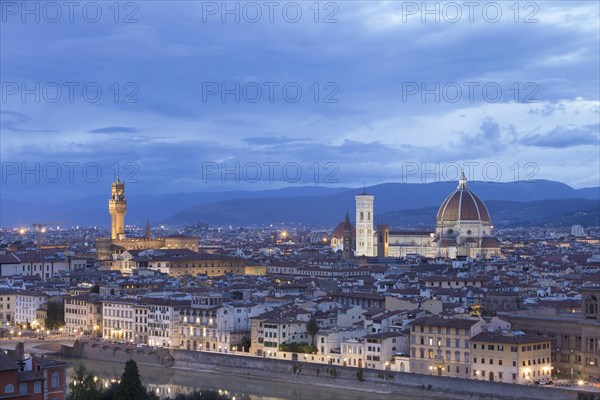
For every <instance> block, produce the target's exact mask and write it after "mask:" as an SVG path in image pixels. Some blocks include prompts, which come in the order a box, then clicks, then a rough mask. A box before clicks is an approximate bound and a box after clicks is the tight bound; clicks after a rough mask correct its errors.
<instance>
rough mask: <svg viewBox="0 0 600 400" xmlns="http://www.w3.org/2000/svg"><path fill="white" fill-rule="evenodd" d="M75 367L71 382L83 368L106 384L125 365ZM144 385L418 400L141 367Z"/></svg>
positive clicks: (263, 395)
mask: <svg viewBox="0 0 600 400" xmlns="http://www.w3.org/2000/svg"><path fill="white" fill-rule="evenodd" d="M64 360H66V361H68V362H70V363H72V366H71V367H70V368H69V370H68V380H69V382H70V381H71V376H72V375H73V373H74V369H76V368H77V367H78V366H79V365H80V364H83V365H84V366H85V367H86V368H87V369H88V370H89V371H91V372H93V373H94V374H95V375H96V376H98V378H99V379H101V380H102V382H103V383H108V382H110V380H111V379H118V378H120V376H121V375H122V374H123V368H124V366H125V364H121V363H111V362H106V361H95V360H80V359H72V358H65V359H64ZM138 367H139V370H140V376H141V377H142V382H143V383H144V385H146V387H148V388H149V389H150V390H153V391H155V393H157V394H158V395H159V396H160V397H161V398H167V397H171V398H174V397H175V395H177V394H178V393H191V392H193V391H195V390H201V389H212V390H222V391H227V393H229V394H230V395H231V396H232V397H235V400H373V399H382V400H391V399H394V400H416V398H415V397H405V396H402V397H400V396H399V395H397V394H396V395H386V394H380V393H377V394H376V393H368V392H358V391H351V390H344V389H337V388H329V387H321V386H311V385H300V384H294V383H286V382H280V381H270V380H260V379H258V378H250V377H243V376H236V375H224V374H215V373H210V372H197V371H184V370H173V369H169V368H158V367H145V366H139V365H138Z"/></svg>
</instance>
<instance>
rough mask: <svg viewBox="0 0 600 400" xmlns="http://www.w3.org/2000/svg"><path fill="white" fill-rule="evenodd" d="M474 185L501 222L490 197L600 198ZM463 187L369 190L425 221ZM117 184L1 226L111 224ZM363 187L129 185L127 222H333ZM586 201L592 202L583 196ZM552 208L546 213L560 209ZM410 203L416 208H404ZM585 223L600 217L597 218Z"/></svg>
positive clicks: (32, 209)
mask: <svg viewBox="0 0 600 400" xmlns="http://www.w3.org/2000/svg"><path fill="white" fill-rule="evenodd" d="M469 187H470V188H472V189H473V191H474V192H475V193H477V194H478V195H479V196H480V197H481V198H482V199H483V200H484V201H485V202H486V203H488V204H489V207H490V212H491V213H492V219H493V220H494V223H496V221H498V222H500V221H501V220H503V218H504V214H503V212H504V210H505V208H502V207H500V208H498V209H497V213H498V214H497V215H496V210H494V208H493V207H492V205H491V203H490V201H506V202H515V201H518V202H523V203H529V202H537V201H542V200H567V199H568V200H573V199H583V200H586V199H587V200H596V203H597V201H598V200H599V199H600V188H598V187H596V188H584V189H573V188H571V187H570V186H568V185H565V184H564V183H560V182H554V181H547V180H532V181H525V182H507V183H492V182H469ZM455 188H456V183H455V182H435V183H425V184H418V183H385V184H381V185H375V186H370V187H367V188H366V191H367V192H368V193H371V194H374V195H375V215H376V223H384V222H385V223H389V222H388V221H387V219H388V218H389V217H388V215H387V213H392V212H400V213H401V214H399V215H401V216H402V218H405V221H407V222H408V221H415V223H419V221H421V222H422V223H427V224H428V225H433V224H434V221H433V220H432V219H431V218H430V217H429V216H430V215H435V212H433V214H432V213H431V211H427V210H426V208H427V207H432V209H434V210H437V207H438V206H439V204H441V202H442V201H443V200H444V198H445V197H446V196H447V195H448V194H450V193H451V192H452V191H453V190H454V189H455ZM109 189H110V188H107V195H106V196H91V197H87V198H84V199H79V200H72V201H68V202H62V203H57V204H35V202H34V200H35V199H32V200H27V201H24V202H20V201H13V200H0V225H1V226H17V225H21V226H27V225H30V224H31V223H33V222H46V221H66V222H67V225H82V226H89V225H96V226H108V225H109V222H110V219H109V215H108V211H107V204H108V192H109ZM362 191H363V189H362V188H360V189H351V188H327V187H314V186H304V187H289V188H284V189H275V190H262V191H224V192H197V193H175V194H165V195H157V196H153V195H146V194H140V193H136V192H135V191H134V190H127V199H128V200H127V201H128V210H127V216H126V221H127V223H130V224H137V225H143V224H145V222H146V219H148V218H149V219H150V221H151V223H152V224H157V223H168V224H177V225H188V224H193V223H196V222H198V221H202V222H207V223H209V224H210V225H213V226H215V225H216V226H227V225H236V226H245V225H253V224H257V225H262V224H268V223H277V222H283V223H295V222H297V223H306V224H312V225H323V226H325V225H329V226H330V225H334V224H337V223H338V222H340V221H341V220H342V219H343V217H344V214H345V212H346V210H349V211H350V215H351V217H353V210H354V195H355V194H357V193H360V192H362ZM565 204H566V203H565ZM569 204H573V205H576V204H577V203H569ZM586 204H587V203H586ZM580 205H581V206H582V207H583V206H584V204H583V203H581V204H580ZM585 206H587V205H585ZM507 207H508V208H506V210H509V211H508V212H510V210H515V209H516V208H519V207H516V206H515V207H512V208H511V207H509V205H507ZM548 207H549V206H548ZM548 207H546V208H543V210H545V211H540V212H542V213H545V212H548V213H550V212H552V211H551V209H550V208H548ZM406 210H411V211H410V212H407V213H403V212H404V211H406ZM421 214H422V215H421ZM390 215H391V214H390ZM553 215H554V214H553ZM573 217H575V215H574V216H573ZM532 218H533V217H532ZM526 220H527V219H524V220H523V221H526ZM427 221H430V222H427ZM596 224H597V223H596ZM409 225H410V224H409ZM582 225H584V226H589V225H593V224H592V223H591V222H590V223H582Z"/></svg>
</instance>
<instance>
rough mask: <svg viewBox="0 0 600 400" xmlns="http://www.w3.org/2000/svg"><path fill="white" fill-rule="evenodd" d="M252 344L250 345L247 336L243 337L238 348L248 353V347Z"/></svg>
mask: <svg viewBox="0 0 600 400" xmlns="http://www.w3.org/2000/svg"><path fill="white" fill-rule="evenodd" d="M251 344H252V343H250V338H249V337H248V336H243V337H242V340H240V347H241V348H242V349H243V350H244V351H245V352H248V351H250V345H251Z"/></svg>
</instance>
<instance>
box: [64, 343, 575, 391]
mask: <svg viewBox="0 0 600 400" xmlns="http://www.w3.org/2000/svg"><path fill="white" fill-rule="evenodd" d="M62 354H63V355H64V356H66V357H76V358H87V359H96V360H102V361H111V362H123V363H124V362H126V361H128V360H129V359H133V360H135V361H136V362H137V363H139V364H140V365H147V366H158V367H170V368H175V369H185V370H192V371H204V372H216V373H223V374H230V375H242V376H250V377H261V378H267V379H279V380H284V381H287V382H293V383H298V384H313V385H328V386H339V387H340V388H344V389H350V390H363V391H369V392H371V393H376V392H380V393H397V394H405V395H414V396H425V397H427V398H447V399H450V398H454V399H472V400H483V399H486V400H487V399H498V400H520V399H523V400H525V399H527V400H538V399H539V400H576V399H577V396H578V392H577V391H574V390H566V389H559V388H553V387H544V386H526V385H516V384H508V383H500V382H486V381H476V380H471V379H460V378H448V377H438V376H431V375H422V374H412V373H403V372H395V371H381V370H372V369H358V368H352V367H341V366H339V365H323V364H312V363H307V362H303V361H291V360H290V361H288V360H277V359H268V358H262V357H254V356H250V355H237V356H234V355H230V354H224V353H212V352H199V351H190V350H177V349H151V348H137V347H129V346H118V345H111V344H105V343H95V342H91V343H88V342H75V344H74V346H73V347H68V346H63V348H62Z"/></svg>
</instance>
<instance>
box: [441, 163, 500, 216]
mask: <svg viewBox="0 0 600 400" xmlns="http://www.w3.org/2000/svg"><path fill="white" fill-rule="evenodd" d="M456 222H474V223H483V224H489V223H490V214H489V212H488V210H487V207H486V206H485V204H483V201H481V199H480V198H479V197H477V195H476V194H475V193H473V192H471V190H469V188H468V187H467V178H466V177H465V174H464V172H461V177H460V179H459V181H458V187H457V189H456V190H455V191H454V192H453V193H452V194H450V196H448V197H446V200H444V202H443V203H442V205H441V206H440V209H439V211H438V214H437V223H438V225H440V224H453V223H456Z"/></svg>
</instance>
